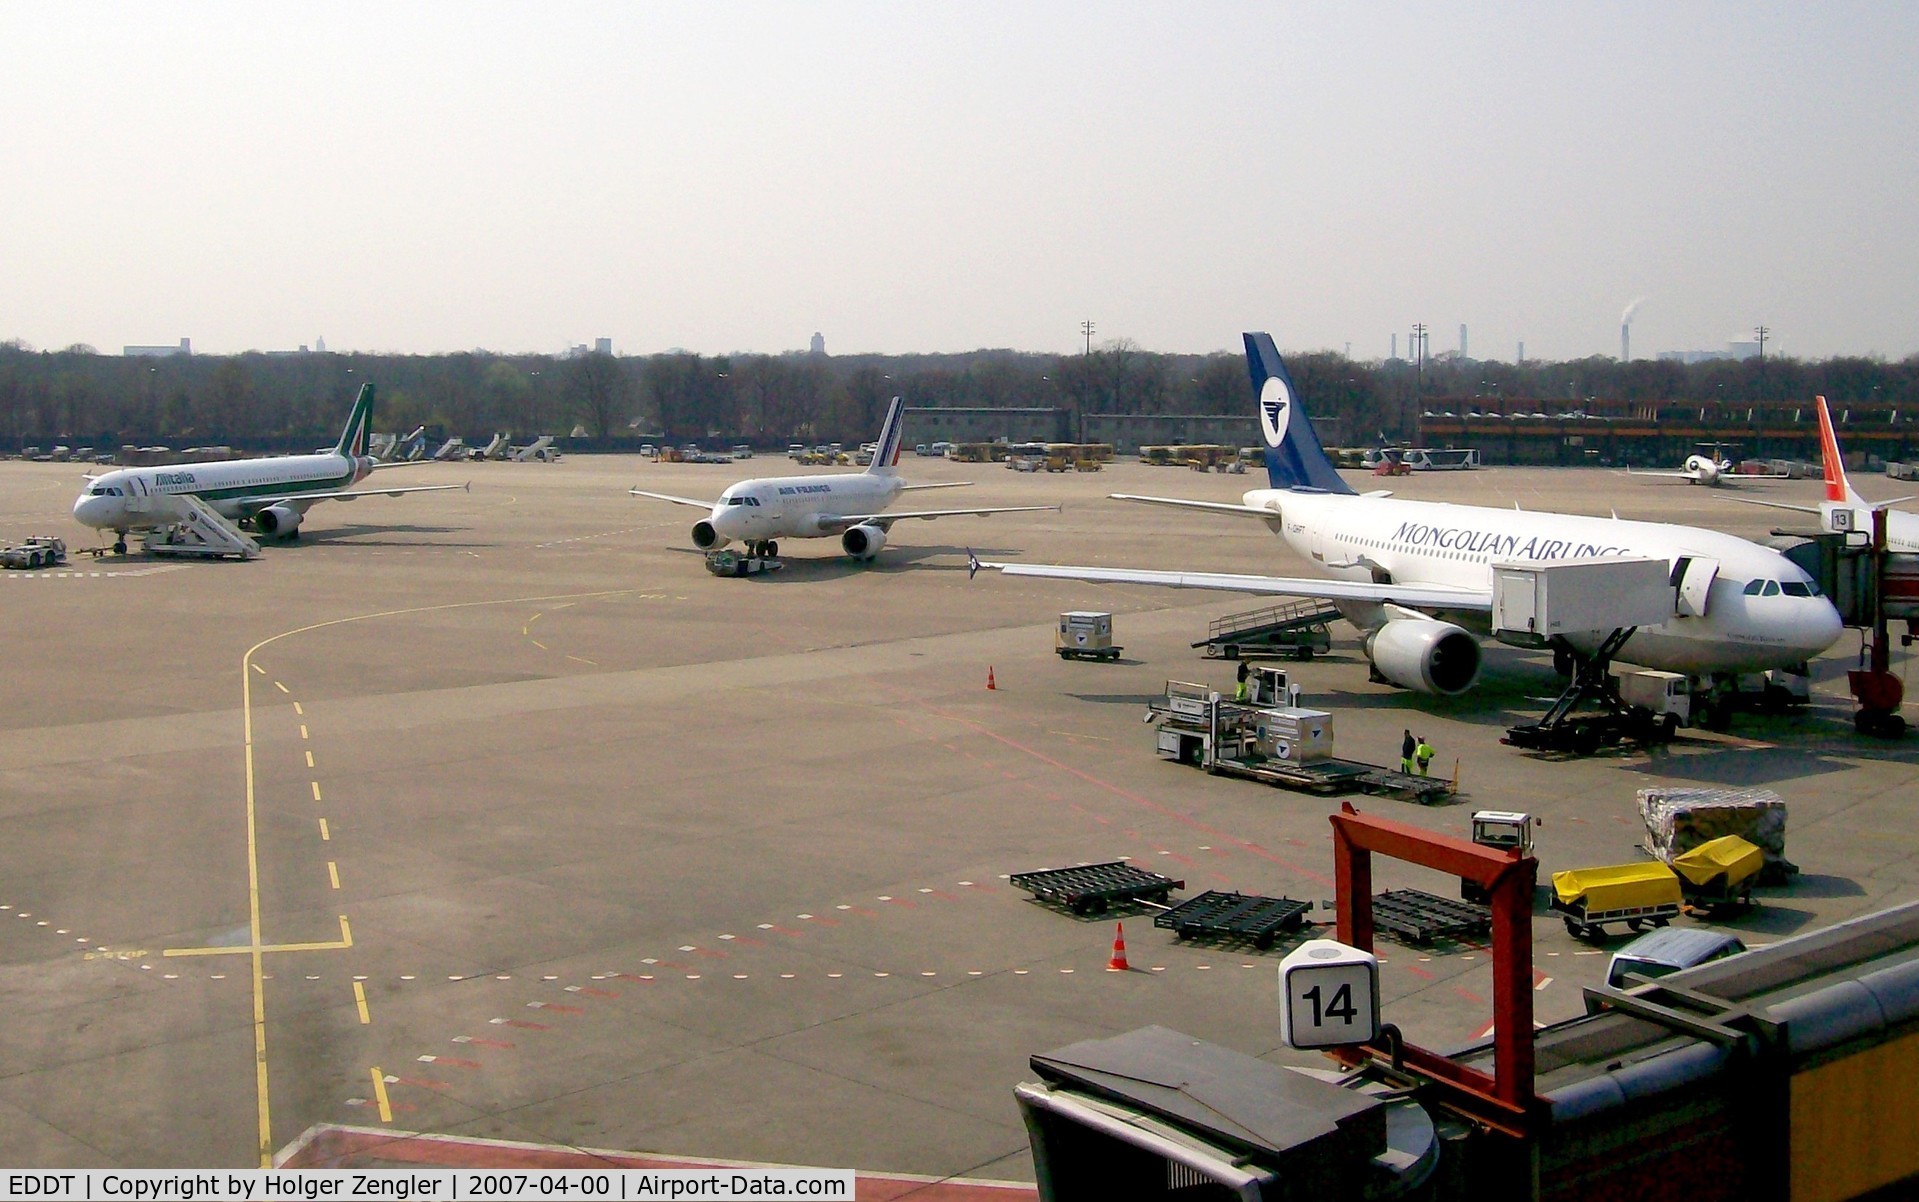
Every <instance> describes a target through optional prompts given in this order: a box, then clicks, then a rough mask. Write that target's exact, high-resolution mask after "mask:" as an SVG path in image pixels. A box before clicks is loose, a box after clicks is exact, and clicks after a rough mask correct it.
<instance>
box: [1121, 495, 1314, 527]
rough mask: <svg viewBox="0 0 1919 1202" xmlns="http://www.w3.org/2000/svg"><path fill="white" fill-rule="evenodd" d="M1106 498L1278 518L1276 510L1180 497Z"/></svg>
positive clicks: (1237, 514) (1271, 519)
mask: <svg viewBox="0 0 1919 1202" xmlns="http://www.w3.org/2000/svg"><path fill="white" fill-rule="evenodd" d="M1107 498H1108V499H1109V500H1113V501H1136V502H1138V503H1139V504H1142V505H1170V506H1172V507H1173V508H1175V509H1202V510H1205V511H1207V512H1208V513H1230V514H1234V515H1236V516H1238V517H1250V518H1266V519H1268V520H1269V521H1275V522H1276V521H1278V520H1279V517H1280V513H1279V510H1277V509H1264V508H1261V507H1260V506H1258V505H1230V504H1227V503H1226V502H1224V501H1188V500H1184V499H1182V498H1180V497H1142V496H1136V495H1134V494H1132V493H1123V492H1116V493H1108V494H1107Z"/></svg>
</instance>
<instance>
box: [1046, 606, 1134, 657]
mask: <svg viewBox="0 0 1919 1202" xmlns="http://www.w3.org/2000/svg"><path fill="white" fill-rule="evenodd" d="M1053 649H1054V650H1055V651H1057V652H1059V657H1060V658H1061V659H1081V658H1085V659H1118V658H1119V653H1120V648H1118V647H1115V646H1113V615H1112V614H1103V613H1094V612H1092V611H1090V610H1070V611H1068V612H1066V613H1063V614H1061V615H1060V616H1059V637H1058V638H1057V639H1056V640H1055V641H1054V643H1053Z"/></svg>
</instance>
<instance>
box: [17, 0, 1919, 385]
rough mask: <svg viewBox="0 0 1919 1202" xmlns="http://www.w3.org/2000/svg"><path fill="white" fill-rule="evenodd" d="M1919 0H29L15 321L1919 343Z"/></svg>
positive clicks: (861, 341) (884, 334)
mask: <svg viewBox="0 0 1919 1202" xmlns="http://www.w3.org/2000/svg"><path fill="white" fill-rule="evenodd" d="M1915 47H1919V5H1913V4H1902V3H1890V2H1888V3H1877V4H1862V5H1848V4H1833V3H1819V4H1785V5H1762V4H1753V3H1726V4H1712V3H1686V4H1671V3H1643V4H1639V3H1603V4H1590V5H1580V4H1559V3H1552V4H1538V3H1519V4H1510V5H1507V4H1453V5H1437V4H1419V5H1406V6H1398V5H1387V4H1372V3H1368V4H1350V5H1347V4H1311V5H1307V4H1288V5H1278V4H1259V5H1252V4H1205V3H1176V4H1163V5H1162V4H1129V3H1113V2H1106V3H1097V4H1087V5H1083V6H1081V5H1067V4H1033V3H1023V4H1005V5H1000V4H987V3H977V4H966V5H957V6H951V5H934V4H929V3H911V4H900V3H891V2H888V3H874V4H851V3H830V2H821V3H804V4H793V3H780V4H768V5H744V4H722V3H699V4H688V5H675V4H665V3H647V4H638V3H635V4H585V3H579V4H542V5H531V4H528V5H481V4H472V3H465V2H462V3H416V4H405V3H400V4H393V3H379V4H369V5H357V4H351V3H339V2H329V3H325V4H314V5H310V6H307V7H304V8H296V7H294V6H293V5H291V4H285V5H282V4H264V5H263V4H257V3H247V4H233V5H220V4H207V3H195V4H185V5H177V6H168V5H161V4H140V5H129V6H79V5H66V4H15V3H6V2H5V0H0V113H4V117H3V118H0V179H4V180H5V181H6V182H5V186H4V188H0V339H5V338H21V339H25V340H26V341H27V342H29V343H31V344H33V345H34V346H36V347H43V348H56V347H63V346H66V345H68V344H70V343H75V342H85V343H91V344H93V345H95V346H97V347H99V348H100V349H101V350H103V351H108V352H112V353H117V352H118V350H119V349H120V347H121V346H122V345H123V344H126V343H159V342H174V341H177V340H178V339H179V338H181V337H182V336H187V337H191V338H192V339H193V342H194V348H195V349H196V350H200V351H209V352H231V351H239V350H246V349H263V350H267V349H288V348H291V347H293V346H296V345H298V344H300V343H310V342H312V341H313V340H314V339H315V338H316V337H319V336H324V337H325V338H326V341H327V345H328V347H329V349H333V350H388V351H410V352H421V353H430V352H439V351H449V350H462V349H470V348H474V347H486V348H489V349H493V350H500V351H555V350H559V349H562V348H563V347H565V346H567V345H569V344H571V343H575V342H586V341H590V340H592V339H593V338H596V337H609V336H610V337H611V338H612V339H613V340H614V343H615V347H616V349H617V350H619V351H620V352H621V353H623V354H646V353H652V352H656V351H660V350H664V349H667V348H669V347H686V348H689V349H692V350H697V351H702V352H710V353H719V352H727V351H780V350H786V349H794V348H801V347H804V346H805V345H806V341H807V339H808V337H809V336H810V335H811V334H812V333H813V332H814V331H815V330H819V331H822V332H823V333H824V334H825V336H826V345H827V349H828V350H829V351H831V352H841V353H847V352H855V351H884V352H909V351H953V350H970V349H973V348H976V347H989V346H991V347H998V346H1005V347H1013V348H1017V349H1021V350H1031V351H1068V350H1071V349H1073V348H1075V347H1078V346H1080V345H1081V344H1082V339H1081V337H1080V332H1079V323H1080V322H1081V321H1083V320H1087V319H1091V320H1092V321H1094V322H1095V323H1096V324H1097V327H1098V328H1097V332H1096V334H1095V336H1094V337H1095V341H1096V342H1097V341H1105V340H1107V339H1111V338H1129V339H1132V340H1133V341H1135V342H1137V343H1139V344H1140V345H1141V346H1143V347H1146V348H1147V349H1150V350H1160V351H1205V350H1213V349H1221V348H1237V346H1238V341H1239V339H1238V335H1239V332H1240V331H1241V330H1245V329H1270V330H1271V331H1272V332H1273V333H1274V335H1275V337H1276V338H1277V339H1278V341H1279V343H1280V345H1281V347H1282V348H1286V349H1294V350H1307V349H1317V348H1329V349H1333V350H1343V349H1345V348H1346V346H1347V344H1348V343H1350V344H1351V349H1352V353H1353V354H1354V355H1355V356H1356V357H1359V358H1378V357H1382V356H1384V355H1385V354H1386V353H1387V351H1388V350H1389V346H1390V344H1389V339H1390V337H1391V336H1392V335H1393V334H1394V333H1395V332H1397V333H1398V335H1399V345H1400V349H1401V350H1402V352H1403V351H1404V349H1405V347H1406V340H1407V335H1406V331H1407V329H1408V328H1409V327H1410V326H1411V324H1412V323H1414V322H1421V321H1423V322H1425V323H1427V325H1428V326H1429V327H1430V329H1431V330H1432V334H1431V348H1432V350H1433V351H1435V352H1438V351H1443V350H1450V349H1453V348H1455V347H1456V346H1457V343H1458V334H1459V326H1460V324H1461V323H1462V322H1463V323H1466V324H1467V325H1468V326H1469V327H1470V330H1471V345H1470V350H1471V351H1472V353H1473V354H1474V355H1476V356H1478V357H1482V358H1499V359H1511V358H1512V357H1513V355H1514V353H1515V350H1516V345H1517V343H1518V342H1520V341H1521V340H1523V341H1524V342H1525V345H1526V354H1527V357H1528V358H1573V357H1579V356H1584V355H1589V354H1608V355H1616V354H1618V353H1619V322H1620V316H1621V313H1622V311H1623V310H1624V309H1625V308H1626V306H1627V305H1628V304H1629V303H1630V302H1631V301H1633V300H1634V299H1636V298H1639V297H1644V298H1645V301H1644V304H1643V305H1642V306H1641V307H1640V308H1639V310H1638V312H1637V315H1636V316H1635V318H1634V320H1633V329H1632V346H1633V350H1634V352H1635V353H1636V354H1638V355H1640V356H1642V357H1643V356H1648V355H1651V354H1652V353H1654V352H1656V351H1660V350H1671V349H1694V348H1723V346H1724V345H1725V343H1726V342H1727V341H1728V340H1729V339H1732V338H1735V337H1750V333H1751V330H1752V328H1753V326H1755V325H1756V324H1759V323H1762V322H1763V323H1764V324H1765V325H1767V326H1768V327H1769V328H1770V330H1771V331H1772V332H1771V338H1772V340H1773V341H1772V342H1771V344H1770V345H1769V347H1768V350H1769V351H1772V350H1777V351H1779V352H1781V353H1785V354H1794V355H1801V356H1807V357H1825V356H1829V355H1834V354H1880V355H1885V356H1888V357H1892V358H1900V357H1904V356H1906V355H1908V354H1911V353H1913V352H1914V351H1915V350H1919V311H1916V309H1919V307H1916V306H1915V302H1914V299H1913V298H1914V295H1915V291H1916V290H1919V249H1916V248H1919V233H1916V232H1915V226H1916V225H1919V220H1916V219H1919V154H1915V147H1919V95H1916V94H1915V93H1916V92H1919V84H1916V83H1915V72H1914V71H1913V70H1912V69H1911V55H1912V52H1913V50H1914V48H1915Z"/></svg>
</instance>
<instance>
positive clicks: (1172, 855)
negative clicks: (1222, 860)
mask: <svg viewBox="0 0 1919 1202" xmlns="http://www.w3.org/2000/svg"><path fill="white" fill-rule="evenodd" d="M1166 858H1167V859H1169V860H1178V861H1179V862H1180V863H1182V864H1197V863H1198V862H1199V861H1197V860H1195V859H1193V858H1192V857H1191V856H1182V855H1180V854H1179V853H1178V852H1176V851H1169V852H1167V853H1166Z"/></svg>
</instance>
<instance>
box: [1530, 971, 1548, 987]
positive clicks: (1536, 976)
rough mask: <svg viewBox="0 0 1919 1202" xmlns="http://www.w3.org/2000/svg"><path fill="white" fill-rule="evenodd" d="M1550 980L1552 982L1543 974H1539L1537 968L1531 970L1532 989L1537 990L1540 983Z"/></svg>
mask: <svg viewBox="0 0 1919 1202" xmlns="http://www.w3.org/2000/svg"><path fill="white" fill-rule="evenodd" d="M1550 980H1552V978H1551V977H1549V976H1547V975H1546V974H1545V973H1543V972H1540V971H1539V969H1537V968H1534V969H1533V988H1534V989H1537V988H1539V983H1540V982H1541V981H1550Z"/></svg>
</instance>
